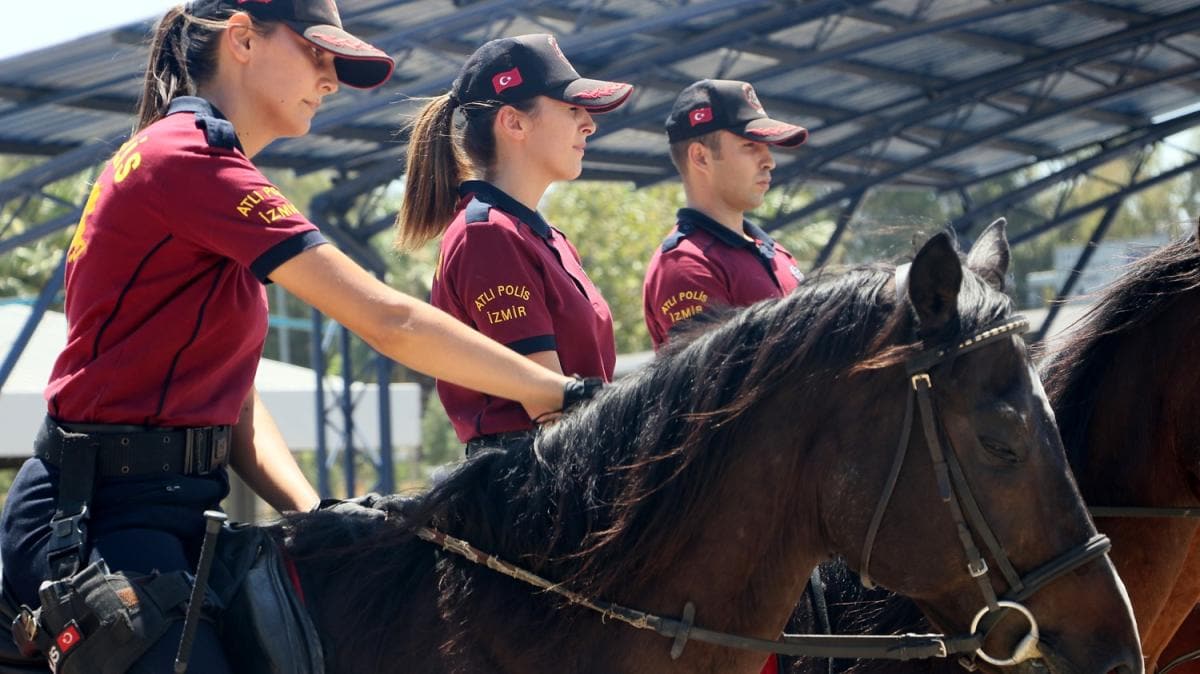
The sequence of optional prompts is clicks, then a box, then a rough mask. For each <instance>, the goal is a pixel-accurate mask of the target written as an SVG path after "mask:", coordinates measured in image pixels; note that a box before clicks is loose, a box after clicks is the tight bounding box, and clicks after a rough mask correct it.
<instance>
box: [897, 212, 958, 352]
mask: <svg viewBox="0 0 1200 674" xmlns="http://www.w3.org/2000/svg"><path fill="white" fill-rule="evenodd" d="M962 277H963V272H962V263H961V262H959V259H958V252H957V251H956V250H954V242H953V241H952V240H951V239H950V234H948V233H947V232H941V233H940V234H938V235H937V236H935V237H933V238H932V239H930V240H929V241H926V242H925V245H924V246H921V250H919V251H917V256H916V257H915V258H913V261H912V267H911V268H910V269H909V272H908V299H909V300H910V301H911V302H912V305H913V309H916V311H917V320H918V321H919V322H920V327H921V332H936V331H938V330H940V329H941V328H943V327H944V326H945V325H946V324H947V323H949V322H950V321H951V320H952V319H954V318H955V317H956V316H957V315H958V290H959V287H960V286H961V285H962Z"/></svg>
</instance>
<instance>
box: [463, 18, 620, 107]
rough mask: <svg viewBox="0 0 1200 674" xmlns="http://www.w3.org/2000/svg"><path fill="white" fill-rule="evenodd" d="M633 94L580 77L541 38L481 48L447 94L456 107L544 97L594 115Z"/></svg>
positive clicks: (508, 40)
mask: <svg viewBox="0 0 1200 674" xmlns="http://www.w3.org/2000/svg"><path fill="white" fill-rule="evenodd" d="M632 92H633V85H631V84H625V83H624V82H605V81H603V80H590V79H588V78H586V77H580V76H579V73H577V72H575V68H574V67H573V66H572V65H571V62H570V61H568V60H567V57H566V56H564V55H563V53H562V49H559V47H558V41H557V40H555V39H554V36H553V35H547V34H545V33H535V34H532V35H519V36H517V37H502V38H499V39H496V40H492V41H491V42H488V43H486V44H484V45H483V46H482V47H480V48H479V49H476V50H475V53H474V54H471V58H469V59H467V62H466V63H465V64H463V67H462V70H460V71H459V73H458V77H457V78H456V79H455V80H454V85H453V86H452V87H451V88H450V94H451V96H453V97H454V98H455V99H457V100H458V103H459V104H460V105H464V104H467V103H484V102H488V101H500V102H501V103H516V102H518V101H524V100H528V99H530V98H533V97H534V96H549V97H550V98H553V99H555V100H559V101H562V102H564V103H570V104H572V105H578V106H579V107H581V108H585V109H587V111H588V112H596V113H599V112H608V111H609V110H613V109H616V108H617V106H619V105H621V104H622V103H624V102H625V99H627V98H629V94H630V93H632Z"/></svg>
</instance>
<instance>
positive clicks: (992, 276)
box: [967, 218, 1011, 292]
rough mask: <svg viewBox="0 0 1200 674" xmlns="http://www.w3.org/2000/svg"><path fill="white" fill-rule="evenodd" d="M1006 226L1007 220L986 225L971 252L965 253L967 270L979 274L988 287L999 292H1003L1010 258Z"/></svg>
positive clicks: (1000, 219) (998, 220) (998, 219)
mask: <svg viewBox="0 0 1200 674" xmlns="http://www.w3.org/2000/svg"><path fill="white" fill-rule="evenodd" d="M1007 226H1008V221H1007V220H1005V219H1004V218H996V221H995V222H993V223H992V224H990V225H988V226H987V229H985V230H983V233H982V234H980V235H979V238H978V239H976V240H975V245H973V246H971V252H970V253H967V269H970V270H971V271H973V272H975V273H976V274H979V276H980V277H981V278H983V280H984V281H987V284H988V285H990V286H991V287H993V288H995V289H996V290H998V291H1000V292H1004V281H1005V278H1006V277H1007V276H1008V262H1009V259H1010V257H1011V256H1010V254H1009V248H1008V235H1007V233H1006V232H1005V229H1006V227H1007Z"/></svg>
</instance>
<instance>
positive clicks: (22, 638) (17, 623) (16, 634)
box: [12, 606, 41, 658]
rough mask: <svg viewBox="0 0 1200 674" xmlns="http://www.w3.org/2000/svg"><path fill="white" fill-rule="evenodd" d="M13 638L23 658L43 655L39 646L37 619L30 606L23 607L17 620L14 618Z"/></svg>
mask: <svg viewBox="0 0 1200 674" xmlns="http://www.w3.org/2000/svg"><path fill="white" fill-rule="evenodd" d="M12 636H13V643H14V644H16V646H17V650H18V651H19V652H20V653H21V657H23V658H32V657H35V656H36V655H37V654H38V653H41V649H39V648H38V645H37V638H38V623H37V618H36V617H34V615H33V612H32V611H30V610H29V607H28V606H22V607H21V612H20V613H18V614H17V617H16V618H13V624H12Z"/></svg>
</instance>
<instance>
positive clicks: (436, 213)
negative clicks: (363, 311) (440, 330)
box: [396, 94, 537, 250]
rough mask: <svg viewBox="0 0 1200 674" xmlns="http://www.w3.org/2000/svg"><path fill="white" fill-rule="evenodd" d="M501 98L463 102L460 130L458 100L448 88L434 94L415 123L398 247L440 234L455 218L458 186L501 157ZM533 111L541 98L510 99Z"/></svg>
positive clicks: (413, 245)
mask: <svg viewBox="0 0 1200 674" xmlns="http://www.w3.org/2000/svg"><path fill="white" fill-rule="evenodd" d="M504 105H505V104H503V103H500V102H499V101H488V102H482V103H468V104H466V105H464V106H461V110H462V111H463V115H464V117H466V123H465V124H463V129H462V132H461V134H460V133H459V132H458V131H457V130H456V129H455V126H454V110H455V109H456V108H459V106H458V105H457V104H456V103H454V102H452V99H451V98H450V95H449V94H445V95H443V96H438V97H437V98H434V99H433V100H431V101H430V102H429V103H428V104H427V105H426V106H425V107H424V108H423V109H422V110H421V112H420V113H418V114H417V118H416V120H415V121H414V122H413V124H412V133H411V134H410V135H409V140H408V162H407V167H406V174H407V175H406V177H405V182H404V203H403V204H402V205H401V206H400V214H399V215H398V216H397V217H396V247H397V248H399V249H401V250H413V249H415V248H419V247H421V246H423V245H425V244H426V243H428V242H429V241H431V240H433V239H436V238H437V237H439V236H441V234H442V232H444V231H446V228H447V227H449V226H450V222H451V220H453V219H454V212H455V209H454V207H455V206H456V205H457V204H458V186H459V184H460V183H462V181H464V180H467V179H468V178H472V177H476V176H483V175H486V174H487V173H488V172H489V171H490V170H491V169H492V165H493V164H494V163H495V162H496V133H495V130H494V122H495V121H496V113H497V112H499V111H500V108H501V107H503V106H504ZM508 105H512V107H514V108H516V109H517V110H520V111H521V112H525V113H529V114H532V113H533V111H534V109H535V108H536V107H537V99H536V98H530V99H528V100H525V101H520V102H518V103H512V104H508Z"/></svg>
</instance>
